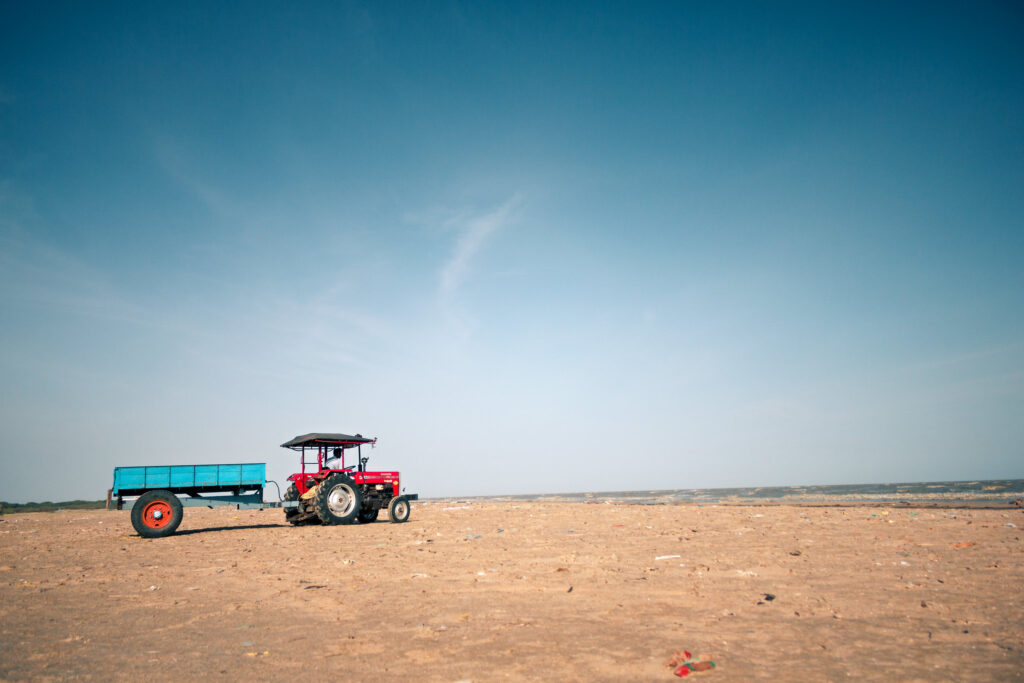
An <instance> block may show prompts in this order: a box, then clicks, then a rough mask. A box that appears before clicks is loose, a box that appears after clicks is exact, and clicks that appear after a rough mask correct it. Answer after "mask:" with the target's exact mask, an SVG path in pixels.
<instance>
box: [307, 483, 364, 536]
mask: <svg viewBox="0 0 1024 683" xmlns="http://www.w3.org/2000/svg"><path fill="white" fill-rule="evenodd" d="M362 506H363V496H362V494H361V493H360V491H359V487H358V486H356V483H355V482H354V481H352V479H351V477H348V476H345V475H344V474H332V475H331V476H329V477H327V479H325V480H324V481H323V483H322V484H320V486H319V487H318V488H317V492H316V495H314V496H313V509H314V510H316V516H317V517H319V518H320V521H321V522H323V523H324V524H351V523H352V521H353V520H354V519H355V518H356V517H357V516H358V515H359V510H360V508H361V507H362Z"/></svg>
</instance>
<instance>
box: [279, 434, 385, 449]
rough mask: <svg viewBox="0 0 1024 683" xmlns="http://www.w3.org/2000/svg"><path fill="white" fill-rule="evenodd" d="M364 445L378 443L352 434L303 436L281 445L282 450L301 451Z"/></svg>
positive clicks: (360, 435) (375, 440)
mask: <svg viewBox="0 0 1024 683" xmlns="http://www.w3.org/2000/svg"><path fill="white" fill-rule="evenodd" d="M364 443H371V444H372V443H377V439H367V438H366V437H365V436H363V435H362V434H356V435H355V436H352V435H350V434H320V433H315V434H303V435H302V436H297V437H295V438H294V439H292V440H291V441H286V442H285V443H283V444H281V448H291V449H293V450H299V449H301V448H308V447H310V446H334V447H335V448H342V449H345V448H352V447H353V446H359V445H360V444H364Z"/></svg>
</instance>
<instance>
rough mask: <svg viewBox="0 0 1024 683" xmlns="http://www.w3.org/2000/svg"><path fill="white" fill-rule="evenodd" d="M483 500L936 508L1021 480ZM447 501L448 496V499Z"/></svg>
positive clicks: (999, 492) (981, 502)
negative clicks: (874, 505)
mask: <svg viewBox="0 0 1024 683" xmlns="http://www.w3.org/2000/svg"><path fill="white" fill-rule="evenodd" d="M473 499H475V500H488V501H551V502H556V501H563V502H598V503H601V502H608V503H636V504H641V505H667V504H673V503H697V504H705V503H722V504H730V503H732V504H736V503H747V504H754V505H763V504H799V505H840V504H844V503H856V504H877V505H899V504H903V505H915V506H936V507H955V506H969V507H1020V506H1021V501H1022V499H1024V479H988V480H979V481H933V482H916V483H900V484H846V485H839V486H759V487H751V488H724V489H662V490H652V491H602V492H595V493H550V494H525V495H509V496H478V497H474V498H473ZM448 500H451V499H448Z"/></svg>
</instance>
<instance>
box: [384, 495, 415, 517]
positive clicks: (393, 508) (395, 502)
mask: <svg viewBox="0 0 1024 683" xmlns="http://www.w3.org/2000/svg"><path fill="white" fill-rule="evenodd" d="M411 509H412V506H411V505H409V501H408V500H406V498H405V496H396V497H394V498H392V499H391V502H390V503H389V504H388V517H390V518H391V521H392V522H393V523H395V524H401V523H402V522H406V521H408V520H409V512H410V511H411Z"/></svg>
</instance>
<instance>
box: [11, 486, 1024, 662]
mask: <svg viewBox="0 0 1024 683" xmlns="http://www.w3.org/2000/svg"><path fill="white" fill-rule="evenodd" d="M128 515H129V513H128V511H127V510H124V511H121V512H116V511H110V512H107V511H95V512H82V511H73V512H59V513H32V514H19V515H6V516H4V517H2V518H0V519H2V521H0V598H2V599H0V677H2V678H3V679H5V680H27V679H31V680H47V679H67V678H75V679H92V678H96V679H99V678H111V677H112V678H115V679H122V678H129V677H131V678H143V679H172V678H173V679H183V678H190V679H191V678H197V677H203V678H222V679H224V680H234V679H241V678H248V679H258V680H284V679H294V678H295V677H296V676H298V675H301V676H303V677H305V678H306V679H307V680H323V679H326V678H328V677H332V678H337V677H343V678H346V679H352V680H392V679H399V678H404V679H411V680H438V681H462V680H473V681H490V680H495V679H503V678H508V679H529V680H588V681H593V680H615V681H627V680H677V679H676V678H675V677H674V676H673V673H672V669H670V668H669V667H667V666H665V661H666V660H667V659H668V658H669V657H670V655H672V653H673V652H675V651H677V650H688V651H690V652H691V653H692V654H693V656H694V658H699V659H705V660H708V659H710V660H713V661H714V662H715V665H716V667H715V668H714V669H713V670H711V671H706V672H700V673H694V674H691V676H690V677H688V680H695V679H707V680H722V681H726V680H745V679H750V678H763V679H773V680H792V681H795V680H842V679H846V678H848V677H857V678H863V679H868V680H902V681H910V680H920V681H926V680H927V681H933V680H971V681H979V680H1000V681H1005V680H1021V679H1022V678H1024V617H1022V615H1024V543H1022V542H1021V537H1022V532H1024V530H1022V529H1020V528H1018V527H1020V526H1022V525H1024V514H1021V511H1020V510H963V509H944V510H943V509H917V510H908V509H887V508H878V507H871V508H868V507H856V506H853V507H836V508H820V507H818V508H806V507H788V506H764V507H759V506H725V505H718V506H716V505H705V506H697V505H672V506H640V505H622V504H619V505H613V504H585V503H544V504H542V503H519V504H510V503H479V502H473V503H470V504H465V503H458V502H431V503H427V504H424V503H420V504H414V507H413V513H412V517H411V519H410V521H409V522H408V523H406V524H390V523H388V522H386V521H383V516H382V521H379V522H377V523H374V524H367V525H357V526H347V527H290V526H287V525H285V524H284V523H283V513H282V512H281V511H280V510H263V511H246V510H243V511H238V510H233V509H228V508H219V509H215V510H208V509H195V508H186V510H185V518H184V521H183V523H182V526H181V528H180V530H179V532H178V533H177V534H176V535H174V536H171V537H169V538H166V539H158V540H145V539H142V538H139V537H138V536H136V535H135V533H134V531H133V530H132V528H131V524H130V521H129V517H128ZM769 596H771V597H769Z"/></svg>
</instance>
